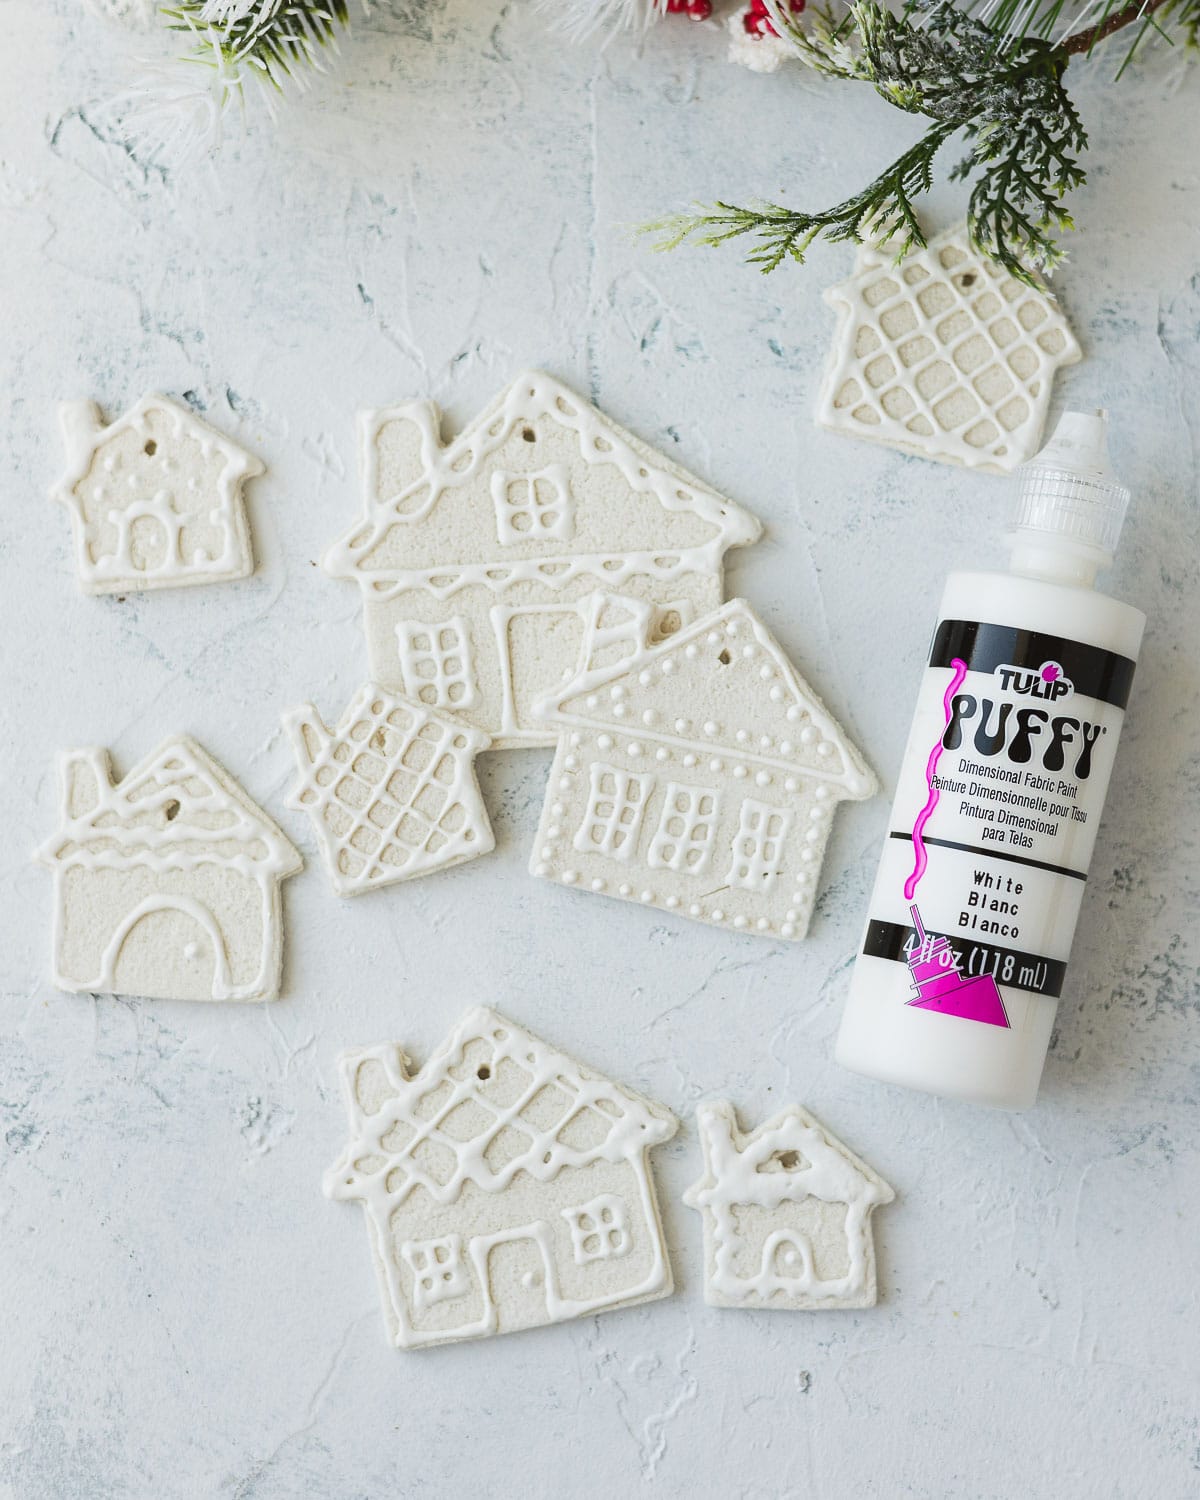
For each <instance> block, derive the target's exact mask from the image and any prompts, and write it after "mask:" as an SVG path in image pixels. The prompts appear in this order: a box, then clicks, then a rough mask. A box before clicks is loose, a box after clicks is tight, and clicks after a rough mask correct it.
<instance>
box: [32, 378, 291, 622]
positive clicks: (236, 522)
mask: <svg viewBox="0 0 1200 1500" xmlns="http://www.w3.org/2000/svg"><path fill="white" fill-rule="evenodd" d="M59 420H60V423H61V426H62V431H63V438H64V441H65V444H66V450H67V470H66V473H65V474H64V475H63V477H62V479H61V480H60V481H59V482H58V484H57V485H56V486H55V488H54V490H53V492H52V498H53V499H55V500H57V501H59V502H60V503H61V504H62V505H65V506H66V508H67V510H68V511H69V512H70V515H71V529H72V534H73V536H74V542H75V561H76V567H77V569H78V573H79V582H80V586H81V587H82V588H83V590H84V592H85V593H88V594H125V593H132V592H134V591H135V590H139V589H166V588H179V587H182V586H184V585H188V584H197V583H223V582H228V581H230V580H232V579H235V578H246V577H248V576H249V575H250V574H251V573H252V572H253V571H254V554H253V550H252V548H251V545H250V528H249V526H248V524H247V521H246V506H245V501H244V499H243V497H242V486H243V484H244V483H245V481H246V480H247V479H249V478H251V477H253V476H254V475H256V474H261V473H262V472H263V465H262V464H261V463H260V462H259V460H258V459H257V458H255V457H254V455H253V454H251V453H247V452H246V451H245V449H244V448H239V447H238V445H237V444H236V443H232V442H230V440H229V439H228V438H227V437H224V436H222V434H221V433H219V432H216V431H214V430H213V428H211V427H209V426H208V424H207V423H205V422H202V421H201V420H200V419H199V417H197V416H195V415H194V413H192V412H190V411H186V410H184V409H183V408H182V407H179V406H176V405H175V404H174V403H173V402H171V401H168V400H167V399H166V398H165V397H164V396H144V397H143V398H142V399H141V400H140V401H139V402H138V404H137V405H136V406H135V407H133V408H132V409H131V410H130V411H127V412H126V413H125V415H124V416H123V417H118V418H117V420H116V421H115V422H111V423H110V424H109V425H108V426H107V427H106V426H105V425H104V422H103V419H102V418H101V415H100V408H99V407H98V406H96V405H95V404H94V403H93V402H91V401H75V402H68V403H66V404H64V405H63V406H62V407H60V408H59Z"/></svg>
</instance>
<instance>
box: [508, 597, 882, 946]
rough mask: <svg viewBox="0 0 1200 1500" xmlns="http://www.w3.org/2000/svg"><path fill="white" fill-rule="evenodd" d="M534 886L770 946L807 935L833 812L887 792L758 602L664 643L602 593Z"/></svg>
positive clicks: (572, 697)
mask: <svg viewBox="0 0 1200 1500" xmlns="http://www.w3.org/2000/svg"><path fill="white" fill-rule="evenodd" d="M541 709H542V712H543V713H544V714H545V715H546V717H547V719H548V721H549V722H550V723H552V724H553V725H554V727H555V728H556V730H557V731H558V733H559V736H560V738H559V743H558V751H557V754H556V755H555V759H554V766H553V769H552V771H551V773H550V780H549V784H548V787H547V791H546V801H545V805H544V807H543V809H542V817H541V823H540V826H539V828H538V834H537V839H536V842H535V844H534V849H533V854H532V857H531V861H530V869H531V870H532V872H533V874H535V875H540V876H544V877H546V878H548V879H552V880H557V881H560V882H562V883H563V884H564V885H569V886H575V887H578V889H580V890H583V891H595V892H598V893H600V894H603V895H608V896H618V897H623V898H624V899H626V900H629V901H638V902H641V903H642V904H643V905H646V906H653V907H656V908H658V909H660V910H665V911H669V912H675V913H677V914H678V915H680V916H688V917H693V918H695V919H696V920H697V921H701V922H707V923H710V924H712V925H715V926H720V927H727V928H733V929H735V930H737V931H739V932H747V933H753V934H757V935H758V936H762V937H775V938H802V937H803V936H804V934H805V932H806V930H807V928H808V921H809V916H810V914H811V911H812V905H813V899H814V895H815V892H816V885H817V876H818V874H819V873H820V868H821V858H822V855H823V854H824V851H825V844H826V841H827V840H828V838H829V832H830V827H831V824H832V819H833V814H834V810H835V809H836V807H837V805H838V803H839V802H841V801H844V800H847V799H849V800H853V801H858V800H860V799H862V798H865V797H869V796H871V795H872V793H873V792H874V791H875V778H874V776H873V775H872V774H871V772H870V770H869V769H868V768H867V766H866V764H865V762H864V761H863V759H862V757H861V756H860V755H859V753H858V751H857V750H856V749H855V747H854V746H853V745H852V744H851V743H850V741H849V739H848V738H847V737H846V735H845V734H844V733H843V732H842V730H841V729H840V728H839V727H838V725H837V724H836V723H835V722H834V720H833V719H832V718H831V717H830V715H829V713H828V712H827V711H826V709H825V708H824V707H823V705H822V704H821V701H820V699H819V698H818V697H817V695H816V694H815V693H814V692H813V690H812V689H811V688H810V687H809V686H808V684H807V683H806V682H805V681H804V679H803V678H802V677H801V676H800V675H799V673H798V672H797V671H796V669H795V667H794V666H793V665H792V664H791V662H790V661H788V659H787V657H786V656H785V655H784V654H783V651H782V649H781V648H780V646H779V644H778V643H777V642H776V641H775V640H774V638H773V637H772V636H771V635H770V634H769V632H768V631H767V630H766V629H765V627H764V626H763V625H762V624H761V623H760V622H759V620H758V619H757V618H756V617H755V615H754V613H753V612H752V611H751V609H750V607H749V605H748V604H746V602H745V600H742V599H734V600H731V601H730V602H729V603H728V604H726V605H724V606H723V607H722V608H721V609H719V610H717V611H716V612H715V613H714V614H709V615H706V616H704V618H703V619H700V620H696V621H694V622H693V623H691V624H690V625H686V626H684V627H682V628H681V629H680V630H678V631H677V632H676V633H675V634H673V635H671V636H668V637H667V638H666V639H665V640H660V641H659V642H658V643H657V644H655V642H654V620H653V617H652V614H651V612H650V611H649V610H648V607H647V606H645V605H644V604H641V603H640V602H639V601H637V600H627V599H624V598H621V597H619V596H611V595H599V594H598V595H597V596H596V599H595V600H594V602H593V615H592V619H591V622H590V629H589V635H588V638H587V642H586V647H585V656H584V665H583V668H582V670H581V671H580V672H579V674H578V675H577V676H576V677H575V678H574V679H573V680H572V681H571V682H569V683H568V684H567V685H566V686H565V687H562V688H559V689H557V690H556V691H555V692H554V693H552V694H550V695H548V696H547V697H546V698H545V699H544V700H543V701H542V704H541Z"/></svg>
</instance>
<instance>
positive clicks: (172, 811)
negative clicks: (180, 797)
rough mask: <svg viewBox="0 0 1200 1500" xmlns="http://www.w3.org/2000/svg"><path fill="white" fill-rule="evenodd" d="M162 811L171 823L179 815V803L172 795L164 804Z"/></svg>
mask: <svg viewBox="0 0 1200 1500" xmlns="http://www.w3.org/2000/svg"><path fill="white" fill-rule="evenodd" d="M163 813H164V815H165V817H166V820H167V822H168V823H173V822H174V821H175V819H176V818H177V817H178V816H179V803H178V802H177V801H176V800H175V798H174V797H172V798H171V800H170V802H168V803H167V804H166V805H165V806H164V808H163Z"/></svg>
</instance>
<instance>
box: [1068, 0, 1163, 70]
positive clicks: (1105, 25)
mask: <svg viewBox="0 0 1200 1500" xmlns="http://www.w3.org/2000/svg"><path fill="white" fill-rule="evenodd" d="M1166 4H1167V0H1130V3H1129V4H1128V5H1126V6H1125V7H1124V8H1123V9H1122V10H1114V11H1111V12H1110V13H1109V14H1108V15H1107V16H1105V18H1104V20H1103V21H1097V23H1096V24H1095V26H1085V27H1084V29H1083V30H1082V31H1077V32H1076V33H1075V35H1074V36H1069V37H1068V38H1067V39H1066V41H1065V42H1063V43H1062V45H1061V47H1060V48H1059V49H1058V50H1059V51H1060V52H1065V53H1066V54H1067V56H1068V57H1077V56H1078V55H1079V54H1080V53H1081V52H1090V51H1091V50H1092V48H1093V47H1094V46H1096V44H1097V43H1098V42H1103V41H1105V40H1107V38H1108V37H1110V36H1112V35H1113V33H1114V32H1117V31H1121V30H1123V29H1124V28H1125V27H1126V26H1131V25H1132V24H1133V22H1134V21H1144V20H1145V19H1146V18H1147V17H1148V16H1152V15H1153V14H1154V12H1155V11H1156V10H1158V9H1159V7H1160V6H1163V5H1166Z"/></svg>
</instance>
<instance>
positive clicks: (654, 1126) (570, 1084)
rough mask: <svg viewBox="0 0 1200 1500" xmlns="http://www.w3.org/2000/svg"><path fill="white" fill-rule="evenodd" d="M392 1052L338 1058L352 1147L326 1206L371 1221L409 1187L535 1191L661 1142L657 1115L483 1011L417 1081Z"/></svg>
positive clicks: (670, 1124)
mask: <svg viewBox="0 0 1200 1500" xmlns="http://www.w3.org/2000/svg"><path fill="white" fill-rule="evenodd" d="M409 1067H410V1064H409V1059H408V1058H407V1057H406V1055H405V1054H404V1052H403V1051H402V1049H401V1048H400V1047H399V1046H398V1045H396V1044H394V1043H383V1044H381V1045H378V1046H374V1047H365V1048H362V1049H359V1050H356V1051H353V1052H348V1053H345V1054H344V1055H343V1056H342V1057H341V1058H340V1059H339V1071H340V1074H341V1079H342V1088H343V1092H344V1095H345V1099H346V1103H347V1112H348V1115H349V1119H350V1127H351V1138H350V1141H349V1143H348V1144H347V1146H346V1148H345V1150H344V1151H343V1153H342V1156H341V1157H340V1158H339V1160H338V1162H337V1163H336V1164H335V1165H334V1166H333V1167H332V1168H330V1170H329V1171H328V1172H327V1174H326V1179H325V1190H326V1193H327V1194H328V1195H329V1196H330V1197H332V1198H365V1199H367V1200H368V1206H370V1207H372V1208H373V1209H377V1210H378V1211H379V1212H380V1213H381V1214H383V1215H386V1214H387V1213H389V1212H391V1211H392V1210H394V1209H395V1208H396V1207H398V1206H399V1205H400V1204H401V1203H402V1202H403V1201H404V1200H405V1198H407V1197H408V1195H409V1194H410V1193H411V1192H412V1191H413V1189H414V1188H416V1187H418V1186H419V1187H421V1188H423V1189H424V1190H425V1192H427V1193H428V1194H429V1195H430V1197H431V1198H432V1199H433V1200H434V1201H435V1202H437V1203H442V1204H448V1203H453V1202H455V1201H456V1200H457V1199H458V1197H459V1196H460V1194H461V1193H462V1192H463V1190H464V1188H465V1187H466V1186H467V1184H468V1183H473V1184H474V1185H475V1187H477V1188H479V1189H481V1190H482V1191H484V1192H488V1193H492V1192H498V1191H500V1190H501V1189H503V1188H505V1187H507V1186H508V1185H509V1183H511V1182H512V1180H513V1178H514V1177H515V1176H516V1175H517V1173H519V1172H527V1173H528V1174H529V1175H530V1176H531V1177H533V1178H534V1179H536V1180H537V1181H539V1182H547V1181H549V1180H551V1179H552V1178H554V1177H555V1176H556V1175H557V1174H558V1172H559V1171H561V1170H562V1168H564V1167H582V1166H586V1165H587V1164H588V1163H590V1162H593V1161H598V1160H603V1161H609V1162H620V1161H623V1160H628V1159H630V1158H631V1157H634V1156H636V1155H639V1154H640V1153H641V1152H643V1151H644V1150H645V1149H647V1148H648V1147H650V1146H656V1145H659V1144H660V1143H661V1142H663V1141H667V1140H670V1138H671V1137H672V1136H673V1135H674V1134H675V1131H676V1129H677V1128H678V1122H677V1121H676V1120H675V1118H674V1116H673V1115H671V1114H670V1113H669V1112H668V1111H667V1110H665V1109H662V1108H661V1107H660V1106H658V1105H656V1104H652V1103H651V1102H650V1101H649V1100H647V1099H643V1098H642V1097H641V1096H640V1095H638V1094H635V1093H633V1092H632V1091H631V1090H629V1089H626V1088H623V1087H622V1086H621V1085H619V1084H616V1083H612V1082H610V1081H609V1080H608V1079H606V1078H603V1077H601V1076H600V1075H598V1074H595V1073H593V1072H591V1071H590V1070H588V1069H586V1068H583V1067H581V1066H580V1065H579V1064H578V1063H576V1062H574V1061H573V1060H572V1059H571V1058H569V1057H567V1056H565V1055H564V1054H563V1053H561V1052H558V1051H556V1050H555V1049H554V1048H553V1047H550V1046H548V1045H547V1044H546V1043H545V1042H543V1041H541V1040H540V1039H539V1038H538V1037H536V1036H534V1035H533V1034H532V1033H531V1032H528V1031H526V1030H525V1029H524V1028H523V1027H521V1026H516V1025H514V1024H513V1022H511V1021H509V1020H508V1019H506V1018H505V1017H504V1016H502V1015H500V1014H498V1013H497V1012H496V1011H494V1010H490V1009H487V1008H485V1007H479V1008H478V1009H475V1010H472V1011H469V1012H468V1013H467V1014H466V1015H465V1016H464V1017H463V1018H462V1020H461V1021H459V1023H458V1025H457V1026H456V1027H455V1028H454V1030H453V1031H452V1032H451V1034H450V1036H449V1037H447V1039H446V1040H445V1041H444V1042H443V1043H442V1045H441V1046H440V1047H439V1048H438V1049H437V1051H436V1052H435V1053H434V1054H433V1056H432V1057H431V1058H430V1059H429V1061H428V1062H427V1063H426V1064H425V1066H424V1067H423V1068H421V1069H420V1070H419V1071H418V1072H416V1073H410V1071H409Z"/></svg>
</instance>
